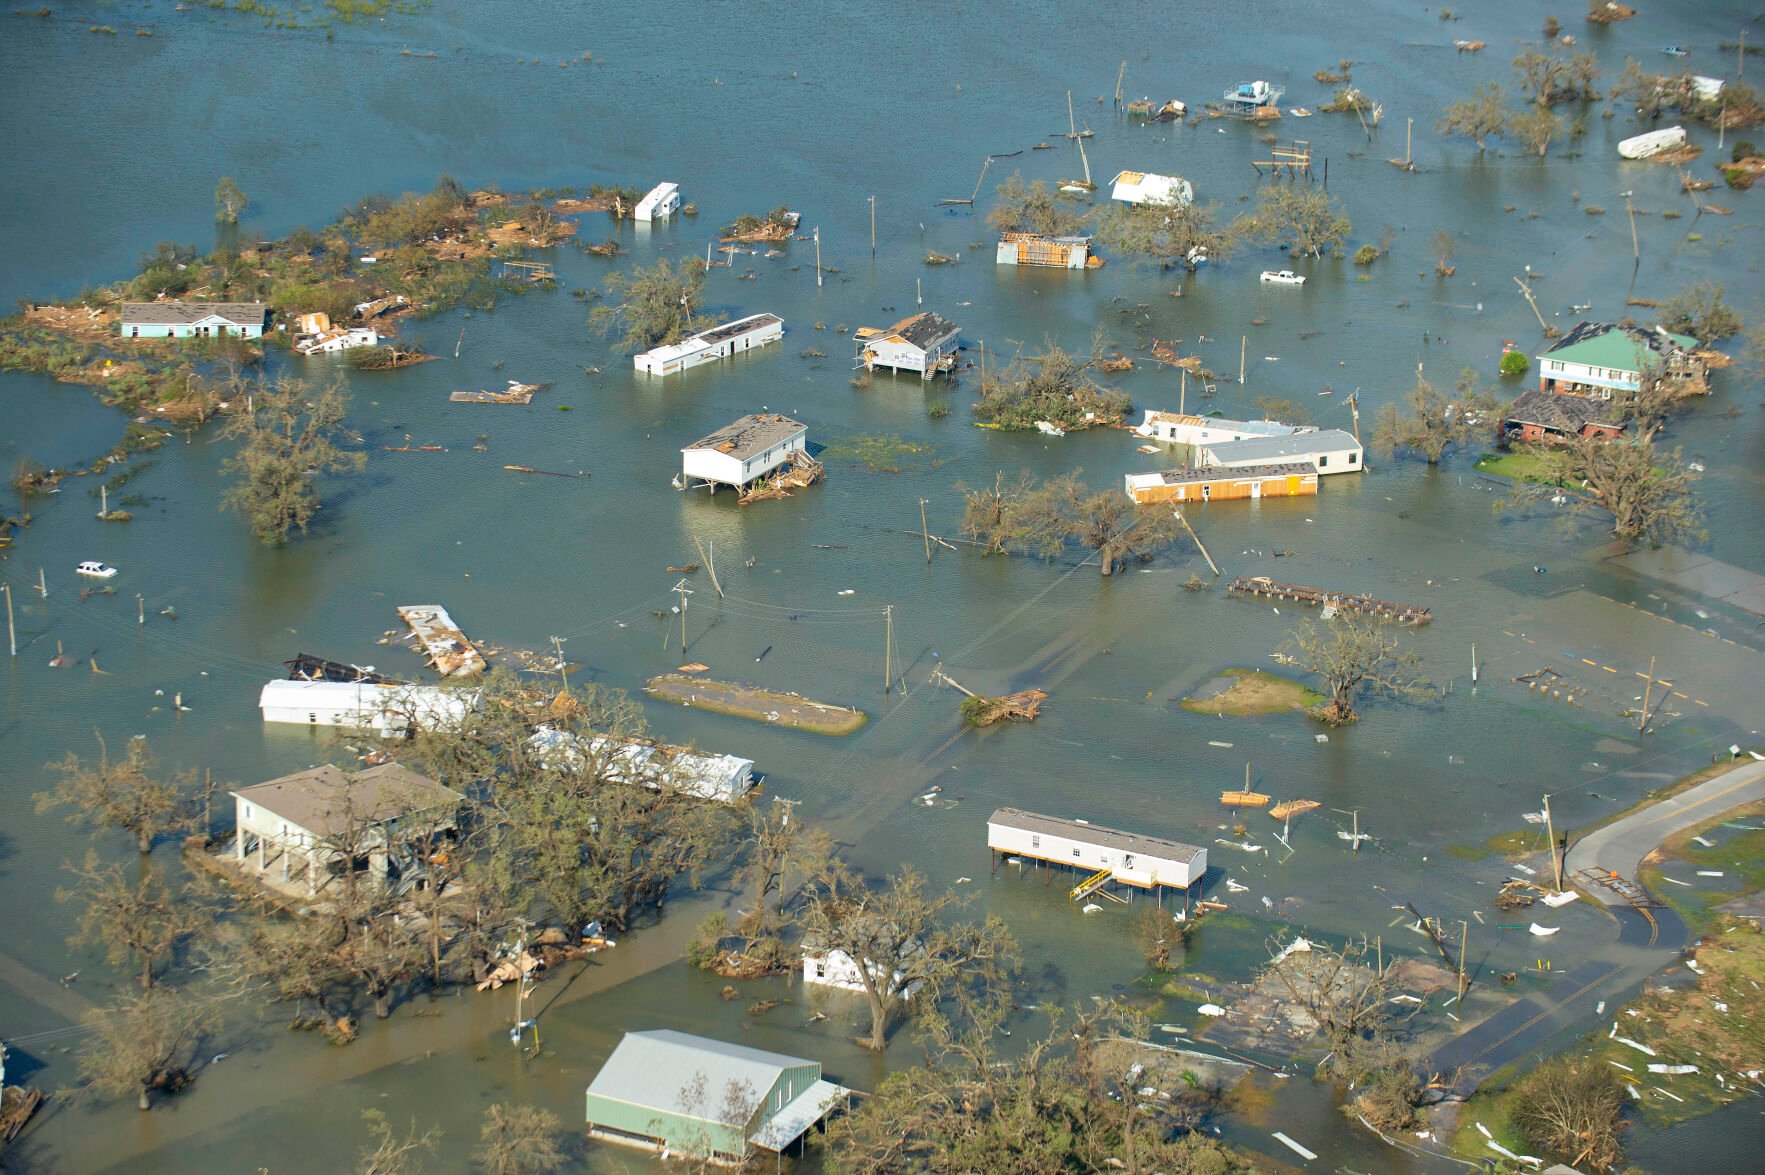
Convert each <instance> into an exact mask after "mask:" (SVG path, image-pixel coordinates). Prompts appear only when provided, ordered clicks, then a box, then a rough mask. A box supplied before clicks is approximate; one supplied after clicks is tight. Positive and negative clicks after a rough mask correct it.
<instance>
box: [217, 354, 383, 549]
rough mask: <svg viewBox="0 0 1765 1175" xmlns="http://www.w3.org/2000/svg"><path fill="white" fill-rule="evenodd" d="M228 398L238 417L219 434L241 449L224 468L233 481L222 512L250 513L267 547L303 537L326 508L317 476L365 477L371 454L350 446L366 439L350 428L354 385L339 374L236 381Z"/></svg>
mask: <svg viewBox="0 0 1765 1175" xmlns="http://www.w3.org/2000/svg"><path fill="white" fill-rule="evenodd" d="M227 394H228V397H229V401H230V402H231V404H232V411H231V415H229V416H228V417H227V418H226V423H225V424H224V425H223V426H222V427H221V436H222V438H224V439H227V440H236V441H239V442H241V443H240V446H239V449H238V451H237V452H235V453H234V454H233V456H231V457H229V458H227V460H226V461H225V462H224V463H223V464H222V466H221V471H222V472H223V473H225V474H227V475H228V476H230V477H232V478H233V479H234V480H233V484H232V485H231V486H229V487H228V488H227V490H226V492H225V493H224V494H223V495H222V498H221V502H222V506H223V507H231V508H232V509H234V510H237V511H239V512H240V513H241V514H243V515H245V519H246V521H247V522H249V523H250V524H251V531H252V533H253V534H255V535H256V536H257V537H258V538H259V539H260V540H261V541H262V542H264V543H265V544H268V545H271V546H274V545H276V544H279V543H284V542H286V541H287V540H288V536H289V535H290V534H291V533H292V532H294V531H299V532H300V533H302V534H305V533H306V529H307V525H308V524H309V523H310V522H311V521H312V519H313V515H315V514H317V513H318V512H319V508H320V506H321V505H322V502H321V500H320V498H319V493H318V490H317V489H316V488H314V484H313V482H314V478H315V475H317V474H321V473H355V472H360V471H361V470H362V469H363V468H365V467H366V465H367V463H368V458H367V455H366V454H365V453H361V452H355V451H351V450H349V449H346V448H344V446H345V445H346V444H358V443H360V441H361V436H360V435H359V434H358V433H356V432H355V431H354V430H353V429H351V428H350V427H349V426H348V425H347V424H345V423H344V418H345V416H346V415H347V414H348V411H349V385H348V384H347V383H346V382H345V381H344V378H343V376H342V375H341V374H337V375H334V376H332V377H331V378H330V379H328V380H326V381H325V382H323V383H320V384H314V383H312V382H310V381H308V380H304V379H297V378H295V377H294V376H291V375H283V376H281V377H279V378H278V379H277V380H276V381H275V382H274V383H271V382H269V381H267V380H258V381H256V382H255V383H250V384H246V383H244V382H243V381H236V382H235V385H234V386H233V387H232V388H230V390H229V391H228V393H227Z"/></svg>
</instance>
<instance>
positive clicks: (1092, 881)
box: [1066, 869, 1115, 902]
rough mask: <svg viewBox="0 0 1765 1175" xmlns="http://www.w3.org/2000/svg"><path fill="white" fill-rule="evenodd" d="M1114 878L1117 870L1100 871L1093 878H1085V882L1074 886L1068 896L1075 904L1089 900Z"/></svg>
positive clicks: (1092, 875)
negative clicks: (1085, 899)
mask: <svg viewBox="0 0 1765 1175" xmlns="http://www.w3.org/2000/svg"><path fill="white" fill-rule="evenodd" d="M1114 876H1115V870H1113V869H1099V870H1097V872H1095V873H1093V874H1091V876H1089V877H1087V878H1085V880H1083V881H1081V882H1079V883H1078V884H1077V885H1075V886H1073V887H1072V889H1071V891H1070V892H1068V893H1067V895H1066V896H1067V897H1069V898H1071V899H1072V900H1073V901H1075V902H1076V901H1080V900H1082V899H1084V898H1088V897H1090V896H1091V895H1092V894H1093V893H1095V892H1096V891H1097V890H1098V889H1101V888H1102V887H1103V886H1105V885H1108V884H1109V882H1110V880H1111V879H1112V878H1113V877H1114Z"/></svg>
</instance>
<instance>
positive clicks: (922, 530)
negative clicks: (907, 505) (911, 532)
mask: <svg viewBox="0 0 1765 1175" xmlns="http://www.w3.org/2000/svg"><path fill="white" fill-rule="evenodd" d="M919 535H920V537H921V538H923V539H924V540H925V561H926V562H927V563H930V562H931V561H932V532H931V531H930V530H929V529H928V528H927V527H926V525H925V499H924V498H921V499H919Z"/></svg>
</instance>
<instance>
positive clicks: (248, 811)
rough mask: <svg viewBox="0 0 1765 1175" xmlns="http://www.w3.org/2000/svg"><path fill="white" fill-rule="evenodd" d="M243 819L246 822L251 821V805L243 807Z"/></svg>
mask: <svg viewBox="0 0 1765 1175" xmlns="http://www.w3.org/2000/svg"><path fill="white" fill-rule="evenodd" d="M245 818H246V819H247V820H249V819H251V805H250V804H246V805H245Z"/></svg>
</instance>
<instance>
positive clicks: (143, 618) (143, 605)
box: [135, 592, 147, 624]
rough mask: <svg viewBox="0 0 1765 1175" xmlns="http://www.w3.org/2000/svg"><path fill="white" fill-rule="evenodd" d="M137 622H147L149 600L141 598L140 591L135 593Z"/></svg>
mask: <svg viewBox="0 0 1765 1175" xmlns="http://www.w3.org/2000/svg"><path fill="white" fill-rule="evenodd" d="M135 623H136V624H146V623H147V602H146V601H145V600H143V599H142V598H141V593H140V592H136V593H135Z"/></svg>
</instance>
